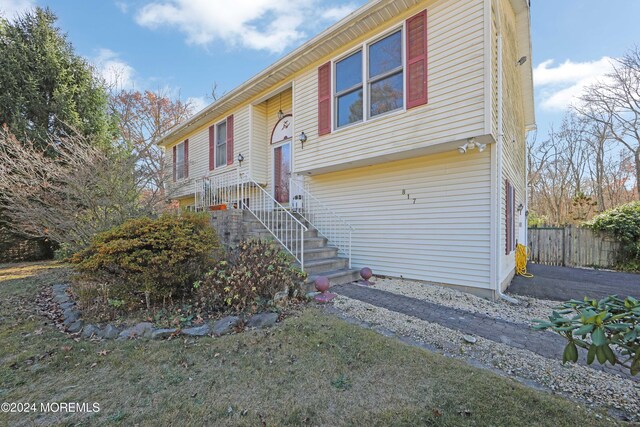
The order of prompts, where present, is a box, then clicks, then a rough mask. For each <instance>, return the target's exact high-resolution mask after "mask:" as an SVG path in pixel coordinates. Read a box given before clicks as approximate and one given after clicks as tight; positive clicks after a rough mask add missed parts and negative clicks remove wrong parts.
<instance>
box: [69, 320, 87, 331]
mask: <svg viewBox="0 0 640 427" xmlns="http://www.w3.org/2000/svg"><path fill="white" fill-rule="evenodd" d="M82 325H83V323H82V320H76V321H75V322H73V323H71V324H69V326H67V332H69V333H72V334H76V333H78V332H80V331H81V330H82Z"/></svg>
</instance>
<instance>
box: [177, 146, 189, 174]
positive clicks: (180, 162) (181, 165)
mask: <svg viewBox="0 0 640 427" xmlns="http://www.w3.org/2000/svg"><path fill="white" fill-rule="evenodd" d="M175 153H176V159H175V169H176V179H184V178H186V177H187V168H186V165H185V160H186V159H185V157H186V156H185V143H184V142H181V143H180V144H178V145H176V150H175Z"/></svg>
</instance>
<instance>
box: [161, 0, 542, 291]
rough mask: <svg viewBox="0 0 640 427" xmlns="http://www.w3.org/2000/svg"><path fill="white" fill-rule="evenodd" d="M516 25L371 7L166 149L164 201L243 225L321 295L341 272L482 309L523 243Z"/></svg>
mask: <svg viewBox="0 0 640 427" xmlns="http://www.w3.org/2000/svg"><path fill="white" fill-rule="evenodd" d="M529 12H530V11H529V4H528V1H527V0H373V1H371V2H369V3H368V4H366V5H365V6H363V7H361V8H360V9H358V10H356V11H355V12H353V13H352V14H350V15H349V16H347V17H346V18H344V19H343V20H341V21H340V22H338V23H336V24H335V25H333V26H331V27H330V28H328V29H327V30H325V31H324V32H322V33H321V34H319V35H318V36H316V37H314V38H313V39H311V40H310V41H308V42H307V43H305V44H304V45H302V46H300V47H299V48H297V49H296V50H294V51H293V52H291V53H290V54H288V55H286V56H285V57H283V58H282V59H280V60H279V61H277V62H276V63H275V64H273V65H271V66H270V67H268V68H267V69H265V70H264V71H262V72H260V73H259V74H257V75H256V76H254V77H253V78H251V79H250V80H248V81H247V82H245V83H243V84H242V85H240V86H239V87H237V88H236V89H234V90H232V91H231V92H229V93H227V94H226V95H225V96H223V97H222V98H220V99H218V100H217V101H215V102H214V103H212V104H211V105H209V106H208V107H206V108H205V109H204V110H202V111H201V112H199V113H198V114H196V115H195V116H194V117H192V118H191V119H190V120H189V121H187V122H185V123H183V124H182V125H180V126H177V127H176V128H174V129H173V130H172V131H171V132H169V133H168V134H167V135H164V136H163V138H162V140H161V141H160V145H161V146H163V147H165V149H166V150H167V153H168V156H169V158H171V159H173V160H172V161H173V165H174V180H175V184H174V185H175V186H176V189H178V193H177V197H176V198H177V199H178V200H179V201H180V204H181V206H183V207H187V206H193V207H195V208H197V209H221V208H227V209H233V208H238V209H243V210H245V211H247V215H249V216H250V217H255V218H254V221H256V222H258V221H259V222H260V223H261V224H263V225H264V226H265V227H266V228H267V229H268V230H269V232H270V233H272V235H273V236H274V237H275V238H277V239H278V240H279V241H280V242H281V243H282V244H283V246H284V247H285V248H286V249H287V250H289V251H290V252H291V253H292V254H293V255H294V256H296V258H297V259H298V261H300V262H301V263H302V264H303V267H304V268H305V270H308V271H309V272H310V274H320V273H324V272H325V270H329V274H330V277H331V278H332V279H333V281H334V282H338V281H340V280H341V279H342V280H350V278H351V277H353V276H352V275H349V274H346V273H345V274H343V275H340V274H339V272H340V271H342V272H348V270H349V266H348V264H349V259H350V264H351V268H352V269H358V268H361V267H364V266H369V267H371V268H372V269H373V271H374V272H375V273H377V274H382V275H388V276H396V277H404V278H409V279H417V280H424V281H428V282H433V283H439V284H444V285H449V286H455V287H458V288H460V289H462V290H466V291H470V292H474V293H476V294H481V295H484V296H488V297H495V296H496V295H498V294H499V293H500V292H501V291H502V290H504V289H505V288H506V287H507V286H508V284H509V283H510V280H511V278H512V276H513V274H514V264H515V262H514V248H515V244H516V242H517V241H523V240H524V239H525V237H524V236H525V233H524V231H525V229H526V220H525V213H526V210H527V206H526V205H527V198H526V161H525V156H526V150H525V136H526V133H527V131H528V130H530V129H532V128H533V127H534V126H535V118H534V105H533V82H532V67H531V42H530V25H529V21H530V13H529ZM239 160H241V161H239ZM305 244H306V245H305ZM323 251H324V252H323ZM331 251H332V252H331ZM323 268H324V270H323Z"/></svg>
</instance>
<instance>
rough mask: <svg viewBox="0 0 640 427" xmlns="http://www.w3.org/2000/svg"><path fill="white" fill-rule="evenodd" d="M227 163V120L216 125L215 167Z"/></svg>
mask: <svg viewBox="0 0 640 427" xmlns="http://www.w3.org/2000/svg"><path fill="white" fill-rule="evenodd" d="M226 164H227V122H226V121H224V122H222V123H218V125H217V126H216V167H220V166H224V165H226Z"/></svg>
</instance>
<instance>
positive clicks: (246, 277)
mask: <svg viewBox="0 0 640 427" xmlns="http://www.w3.org/2000/svg"><path fill="white" fill-rule="evenodd" d="M305 277H306V274H305V273H303V272H302V271H301V270H300V269H299V268H297V267H295V266H294V265H293V259H292V258H291V257H290V256H289V255H288V254H287V253H286V252H284V251H282V250H281V248H280V247H279V246H278V245H277V244H276V243H273V242H270V241H261V240H250V241H246V242H242V243H240V244H239V245H238V247H237V248H236V249H235V250H233V251H232V252H230V254H229V259H228V260H224V261H220V262H219V263H218V264H216V266H215V267H214V268H213V269H212V270H211V271H210V272H209V273H207V275H206V277H205V279H204V280H203V281H202V282H200V283H196V285H195V288H196V292H197V295H198V300H199V303H200V304H201V305H202V306H204V307H206V308H207V309H209V310H224V311H234V312H242V311H252V312H258V311H262V310H264V309H266V308H268V307H269V306H271V305H273V304H274V297H276V294H280V296H281V300H290V299H292V298H295V297H297V296H298V295H299V294H300V292H301V288H300V286H301V284H302V282H303V280H304V279H305Z"/></svg>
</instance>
